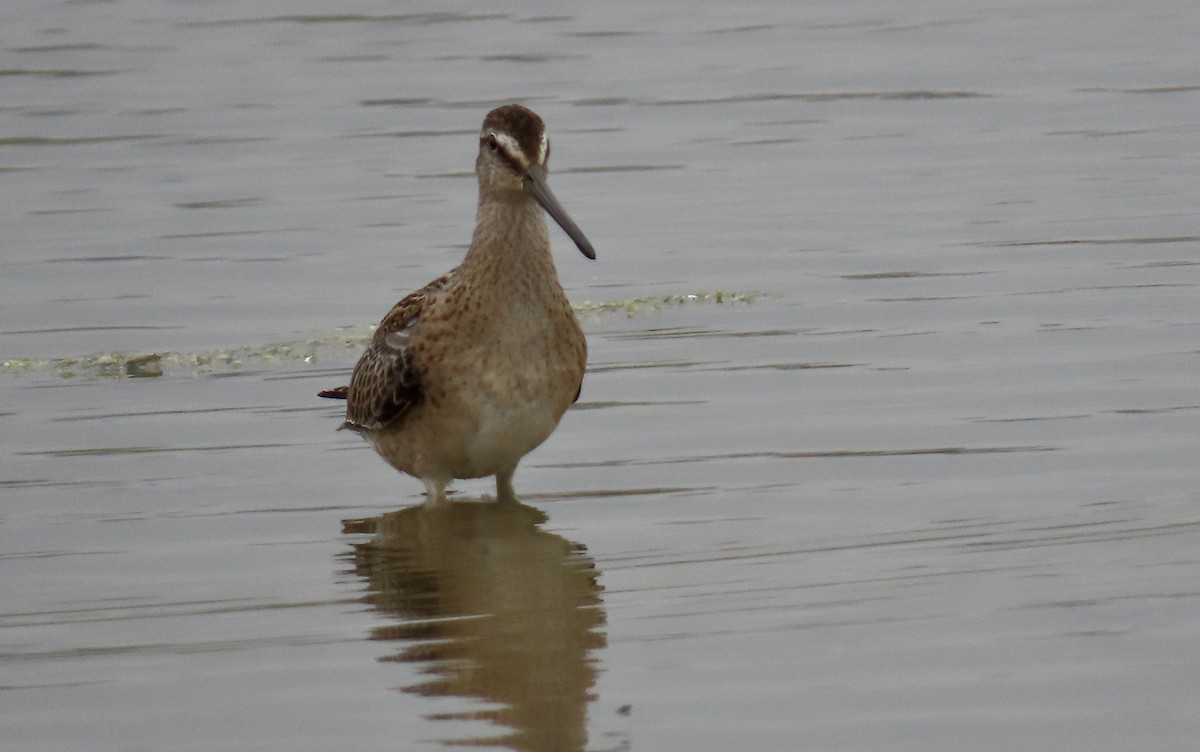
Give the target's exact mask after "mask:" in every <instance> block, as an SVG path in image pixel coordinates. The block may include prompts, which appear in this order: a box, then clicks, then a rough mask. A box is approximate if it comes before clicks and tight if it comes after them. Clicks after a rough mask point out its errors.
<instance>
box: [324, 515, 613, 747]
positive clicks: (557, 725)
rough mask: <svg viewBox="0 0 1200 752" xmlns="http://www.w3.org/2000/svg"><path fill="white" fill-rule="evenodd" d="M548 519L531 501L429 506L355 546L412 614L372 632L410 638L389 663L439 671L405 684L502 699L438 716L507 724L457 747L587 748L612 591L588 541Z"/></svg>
mask: <svg viewBox="0 0 1200 752" xmlns="http://www.w3.org/2000/svg"><path fill="white" fill-rule="evenodd" d="M546 519H547V518H546V515H544V514H543V513H542V512H540V511H538V510H537V509H534V508H533V507H529V506H526V505H524V504H519V503H511V504H495V503H470V502H461V503H450V504H442V505H439V506H431V505H422V506H417V507H411V508H407V509H403V510H400V511H397V512H391V513H388V514H384V515H382V516H380V517H373V518H370V519H367V520H355V521H347V523H346V530H347V532H372V533H374V536H373V537H372V538H371V539H370V540H369V541H367V542H365V543H358V544H355V545H354V551H353V558H354V565H355V571H356V573H357V574H358V575H359V576H361V577H362V578H363V579H364V580H365V581H366V584H367V587H368V591H369V593H368V595H367V597H366V601H367V602H368V603H370V604H371V605H372V606H373V607H374V608H376V609H378V610H379V611H380V612H382V613H384V614H387V615H390V616H396V617H399V618H400V619H402V621H400V622H398V623H396V624H394V625H390V626H386V627H380V628H378V629H375V630H373V633H372V639H376V640H383V641H395V642H398V643H402V644H401V645H400V648H399V650H398V652H396V653H394V654H391V655H388V656H385V657H383V658H382V659H381V660H384V661H397V662H403V663H414V664H418V665H419V666H420V670H421V673H422V674H423V675H424V676H426V677H428V678H426V679H425V680H423V681H421V682H420V683H418V684H416V685H413V686H411V687H405V688H404V691H406V692H411V693H415V694H419V695H424V696H434V697H436V696H445V695H457V696H459V697H463V698H468V699H476V700H485V701H490V702H492V703H496V704H497V705H496V706H495V707H490V708H488V709H484V710H480V711H472V712H468V713H445V714H440V715H436V716H426V717H433V718H437V719H444V720H450V721H463V720H483V721H488V722H491V723H492V724H493V725H495V726H497V727H498V728H497V729H496V730H495V731H494V732H492V733H489V734H485V735H481V736H478V737H473V738H469V739H445V740H443V741H444V742H445V743H447V744H454V745H462V744H466V745H470V746H487V745H494V746H503V747H509V748H512V749H516V750H529V751H530V752H533V751H535V750H536V751H541V750H554V751H555V752H570V751H571V750H582V749H583V748H584V746H585V745H586V743H587V723H586V720H587V703H588V700H589V699H590V695H589V691H590V689H591V687H592V685H593V683H594V682H595V679H596V666H595V659H594V658H593V656H592V652H593V651H595V650H596V649H598V648H602V647H604V645H605V637H604V634H603V633H602V632H601V631H599V630H600V629H601V628H602V626H603V625H604V619H605V617H604V610H603V605H602V603H601V600H600V591H601V586H600V585H599V584H598V583H597V578H598V573H597V572H596V570H595V566H594V563H593V562H592V560H591V559H590V558H589V557H588V556H587V554H586V553H585V548H584V547H583V546H582V545H580V544H577V543H571V542H570V541H568V540H566V539H565V538H562V537H560V536H557V535H554V534H552V533H548V532H546V531H544V530H541V529H540V528H539V527H538V525H539V524H541V523H542V522H545V521H546Z"/></svg>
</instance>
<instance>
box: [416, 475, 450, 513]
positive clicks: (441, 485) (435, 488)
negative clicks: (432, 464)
mask: <svg viewBox="0 0 1200 752" xmlns="http://www.w3.org/2000/svg"><path fill="white" fill-rule="evenodd" d="M421 480H422V481H423V482H424V483H425V504H426V505H428V506H431V507H436V506H439V505H441V504H445V503H446V482H445V481H440V480H437V479H435V478H422V479H421Z"/></svg>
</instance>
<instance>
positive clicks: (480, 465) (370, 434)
mask: <svg viewBox="0 0 1200 752" xmlns="http://www.w3.org/2000/svg"><path fill="white" fill-rule="evenodd" d="M549 158H550V141H549V139H548V138H547V137H546V129H545V126H544V124H543V123H542V119H541V118H540V117H538V116H537V115H536V114H535V113H533V112H532V111H530V110H528V109H526V108H524V107H522V106H520V105H516V104H511V105H507V106H504V107H500V108H497V109H495V110H492V111H491V112H489V113H488V114H487V117H485V118H484V120H483V129H482V130H481V131H480V133H479V156H478V157H477V158H476V160H475V173H476V174H477V175H478V177H479V205H478V209H477V213H476V216H475V232H474V234H473V236H472V238H471V246H470V248H469V249H468V250H467V255H466V257H465V258H464V259H463V261H462V263H461V264H459V265H458V266H457V267H455V268H454V269H452V270H451V271H450V272H448V273H446V274H444V275H442V276H441V277H438V278H437V279H435V280H434V281H432V282H430V283H429V284H428V285H426V286H425V287H423V288H421V289H420V290H417V291H416V292H414V293H412V294H410V295H408V296H407V297H405V298H404V299H402V300H401V301H400V302H399V303H397V304H396V305H394V306H392V309H391V310H390V311H389V312H388V314H387V315H386V316H384V317H383V321H381V322H380V324H379V327H378V328H377V329H376V330H375V334H374V336H373V337H372V339H371V344H370V345H369V346H368V347H367V350H366V352H364V353H363V354H362V357H361V358H360V359H359V361H358V364H357V365H356V366H355V367H354V373H353V375H352V376H351V377H350V384H349V385H348V386H343V387H339V388H337V389H331V390H327V391H323V392H321V393H320V396H322V397H331V398H338V399H345V400H346V420H345V422H344V423H342V425H341V427H340V428H339V430H341V429H350V430H352V431H356V432H357V433H359V434H360V435H362V436H363V438H365V439H366V440H367V442H368V443H369V444H370V445H371V446H372V447H373V448H374V449H375V451H376V452H378V453H379V455H380V456H381V457H383V459H384V460H386V461H387V463H388V464H390V465H391V466H392V467H394V468H396V469H397V470H399V471H401V472H403V473H407V474H408V475H412V476H414V477H417V478H420V479H421V480H422V481H423V482H424V483H425V492H426V496H427V503H430V504H437V503H440V502H443V501H444V500H445V498H446V486H447V484H449V483H450V481H451V480H453V479H455V478H482V477H486V476H489V475H494V476H496V497H497V499H498V500H499V501H501V502H515V501H516V499H517V497H516V493H515V492H514V491H513V483H512V481H513V473H514V472H516V469H517V463H518V462H520V461H521V458H522V457H524V456H525V455H526V454H528V453H529V452H530V451H532V450H533V449H534V448H535V447H537V446H538V445H539V444H541V443H542V442H543V441H545V440H546V438H547V437H548V436H549V435H550V434H551V432H552V431H554V429H555V427H557V425H558V422H559V419H560V418H562V416H563V413H564V412H566V410H567V408H568V407H570V406H571V404H572V403H573V402H575V400H577V399H579V391H580V388H581V386H582V383H583V371H584V366H585V365H586V362H587V342H586V341H585V340H584V337H583V331H582V330H581V329H580V328H579V322H578V320H576V318H575V312H574V311H573V310H572V309H571V304H570V303H569V302H568V301H567V296H566V294H565V293H564V292H563V289H562V285H561V284H560V283H559V281H558V272H557V271H556V269H555V267H554V261H553V259H552V258H551V255H550V235H549V230H548V229H547V226H546V217H545V214H549V215H550V216H551V217H552V218H553V219H554V221H555V222H557V223H558V225H559V226H560V227H562V229H563V230H565V231H566V233H567V235H569V236H570V237H571V239H572V240H573V241H575V245H576V246H578V247H579V250H580V251H581V252H582V253H583V255H584V256H586V257H588V258H589V259H594V258H596V252H595V250H594V249H593V248H592V244H591V243H590V242H589V241H588V239H587V238H586V237H585V236H584V234H583V232H582V231H581V230H580V229H579V226H578V225H576V224H575V222H574V221H573V220H572V219H571V217H570V216H569V215H568V214H567V212H566V210H564V209H563V208H562V205H561V204H559V202H558V199H556V198H555V197H554V194H553V193H552V192H551V191H550V187H549V185H547V183H546V163H547V160H548V159H549ZM543 210H545V211H544V213H543Z"/></svg>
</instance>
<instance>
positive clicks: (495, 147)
mask: <svg viewBox="0 0 1200 752" xmlns="http://www.w3.org/2000/svg"><path fill="white" fill-rule="evenodd" d="M483 142H484V143H485V144H487V148H489V149H491V150H492V151H499V150H500V142H499V141H497V140H496V134H495V133H489V134H487V138H485V139H484V140H483Z"/></svg>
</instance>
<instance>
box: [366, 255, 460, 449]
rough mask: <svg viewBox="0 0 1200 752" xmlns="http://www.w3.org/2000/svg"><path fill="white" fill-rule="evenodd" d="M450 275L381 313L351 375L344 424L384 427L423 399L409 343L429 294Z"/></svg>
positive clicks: (417, 370) (372, 428) (447, 279)
mask: <svg viewBox="0 0 1200 752" xmlns="http://www.w3.org/2000/svg"><path fill="white" fill-rule="evenodd" d="M453 274H454V272H453V271H452V272H450V273H448V274H445V275H443V276H441V277H439V278H437V279H435V280H434V281H433V282H430V283H429V284H428V285H426V286H425V287H423V288H421V289H420V290H418V291H416V292H414V293H412V294H411V295H408V296H407V297H405V298H404V299H403V300H401V301H400V302H399V303H397V304H396V305H394V306H392V310H390V311H388V314H387V315H386V316H384V317H383V321H381V322H380V323H379V328H378V329H376V330H375V336H374V337H373V338H372V339H371V344H370V345H369V346H368V347H367V350H366V352H364V353H363V354H362V357H361V358H359V360H358V365H356V366H355V367H354V375H352V376H351V377H350V386H348V387H347V388H346V422H345V423H343V424H342V428H350V429H353V430H364V429H365V430H374V429H379V428H383V427H384V426H386V425H388V424H389V423H392V422H393V421H395V420H397V419H398V418H400V417H401V416H403V415H404V413H406V412H407V411H408V410H410V409H412V407H413V406H414V405H416V404H417V402H418V401H419V400H420V399H421V373H420V369H419V368H418V367H417V366H416V365H415V364H413V363H412V362H411V359H410V358H409V354H408V343H409V340H410V339H411V338H412V336H413V333H414V331H415V330H416V329H417V327H418V326H419V325H420V322H421V314H422V311H423V310H425V307H426V305H428V303H429V300H430V298H432V297H433V296H435V295H436V294H437V293H438V292H440V291H441V290H442V288H443V287H445V286H446V283H447V282H449V281H450V279H451V278H452V275H453Z"/></svg>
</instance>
